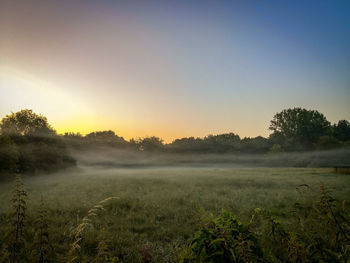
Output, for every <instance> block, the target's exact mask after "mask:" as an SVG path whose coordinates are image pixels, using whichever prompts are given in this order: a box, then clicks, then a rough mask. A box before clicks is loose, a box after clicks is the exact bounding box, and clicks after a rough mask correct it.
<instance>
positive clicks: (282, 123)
mask: <svg viewBox="0 0 350 263" xmlns="http://www.w3.org/2000/svg"><path fill="white" fill-rule="evenodd" d="M330 127H331V126H330V122H329V121H328V120H327V119H326V117H325V116H324V115H323V114H322V113H320V112H318V111H315V110H306V109H302V108H293V109H286V110H283V111H281V112H280V113H277V114H276V115H275V116H274V117H273V119H272V120H271V125H270V128H269V129H270V130H272V131H273V133H274V136H275V137H282V138H283V139H284V140H291V141H292V143H299V144H302V145H303V146H304V147H306V148H308V147H310V146H311V147H312V145H313V144H314V143H317V142H318V140H319V138H320V137H321V136H325V135H328V134H329V133H330Z"/></svg>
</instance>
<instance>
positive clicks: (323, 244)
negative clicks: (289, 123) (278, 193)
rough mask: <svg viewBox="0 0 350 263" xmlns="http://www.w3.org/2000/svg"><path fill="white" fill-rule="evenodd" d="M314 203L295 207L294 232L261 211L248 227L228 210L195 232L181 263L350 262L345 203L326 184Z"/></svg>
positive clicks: (181, 254) (349, 222) (182, 252)
mask: <svg viewBox="0 0 350 263" xmlns="http://www.w3.org/2000/svg"><path fill="white" fill-rule="evenodd" d="M305 187H306V188H307V189H310V188H309V187H308V186H307V185H302V186H300V187H299V188H298V190H299V191H300V192H301V191H302V190H303V188H305ZM304 194H305V192H304V191H303V193H302V196H305V195H304ZM310 199H311V200H315V199H314V196H310ZM310 199H308V201H307V202H298V203H296V204H295V205H294V209H293V213H292V214H291V217H290V219H291V220H292V222H293V223H292V224H291V227H290V228H291V229H287V227H286V226H285V225H284V224H282V222H281V221H279V220H278V219H277V217H276V216H274V215H273V213H271V212H269V211H266V210H263V209H255V211H254V213H253V214H252V216H251V220H250V222H249V223H248V224H244V223H241V222H240V221H238V220H237V219H236V218H235V217H234V216H233V215H232V214H231V213H229V212H223V213H222V214H220V215H219V216H218V217H217V218H212V219H210V221H209V222H208V223H205V224H204V225H203V226H202V227H201V228H200V230H199V231H198V232H196V233H195V234H194V237H193V238H192V240H191V241H190V242H189V244H188V245H187V246H186V247H184V248H183V249H182V250H180V252H179V253H178V258H177V262H179V263H184V262H218V263H220V262H235V263H237V262H242V263H243V262H291V263H292V262H305V263H306V262H339V263H340V262H349V260H350V249H349V248H350V217H349V213H348V212H347V211H345V209H344V205H343V203H340V202H338V201H337V200H335V199H334V198H333V197H332V196H331V194H330V192H329V190H328V189H326V188H325V187H324V185H323V184H321V185H320V189H319V193H318V199H316V201H314V202H313V203H311V204H310V202H309V200H310Z"/></svg>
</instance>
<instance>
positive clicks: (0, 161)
mask: <svg viewBox="0 0 350 263" xmlns="http://www.w3.org/2000/svg"><path fill="white" fill-rule="evenodd" d="M18 161H19V152H18V149H17V146H16V144H15V143H14V142H13V141H12V140H11V138H10V137H9V136H7V135H0V180H1V179H5V178H9V177H10V176H11V175H13V174H14V173H16V172H17V171H18V167H17V163H18Z"/></svg>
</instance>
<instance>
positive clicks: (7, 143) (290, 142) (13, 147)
mask: <svg viewBox="0 0 350 263" xmlns="http://www.w3.org/2000/svg"><path fill="white" fill-rule="evenodd" d="M269 129H270V130H271V134H270V136H269V137H267V138H265V137H262V136H258V137H254V138H250V137H244V138H241V137H240V136H239V135H237V134H235V133H225V134H218V135H208V136H206V137H204V138H199V137H197V138H195V137H186V138H181V139H176V140H174V141H173V142H171V143H167V144H166V143H164V141H163V140H162V139H161V138H159V137H155V136H152V137H146V138H138V139H130V140H125V139H124V138H123V137H121V136H118V135H117V134H115V132H113V131H110V130H109V131H96V132H92V133H89V134H87V135H84V136H83V135H81V134H80V133H65V134H64V135H59V134H57V132H56V131H55V130H54V129H53V128H52V126H51V125H50V124H49V123H48V120H47V118H46V117H45V116H42V115H40V114H36V113H34V112H33V111H32V110H28V109H25V110H21V111H19V112H16V113H11V114H9V115H7V116H5V117H4V118H3V119H2V120H1V122H0V178H1V177H5V176H6V175H7V174H12V173H30V174H35V173H38V172H52V171H57V170H59V169H62V168H67V167H71V166H74V165H75V164H76V161H75V160H74V158H72V156H71V155H70V150H71V149H79V150H88V149H91V148H99V147H112V148H116V149H123V150H131V151H135V152H145V153H174V154H176V153H192V154H206V153H212V154H225V153H230V154H270V153H271V154H278V153H281V152H296V151H297V152H298V151H313V150H329V149H335V148H348V147H350V123H349V121H347V120H340V121H338V123H335V124H331V123H330V122H329V121H328V120H327V119H326V117H325V116H324V115H323V114H322V113H320V112H318V111H316V110H307V109H303V108H293V109H285V110H283V111H281V112H279V113H277V114H275V115H274V116H273V118H272V120H271V122H270V126H269Z"/></svg>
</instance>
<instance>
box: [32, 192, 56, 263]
mask: <svg viewBox="0 0 350 263" xmlns="http://www.w3.org/2000/svg"><path fill="white" fill-rule="evenodd" d="M35 227H36V231H35V236H34V241H33V251H32V258H33V261H35V262H38V263H49V262H51V261H52V260H50V259H51V258H52V255H51V247H50V237H49V225H48V218H47V211H46V207H45V204H44V199H43V197H42V196H41V201H40V207H39V211H38V218H37V220H36V222H35Z"/></svg>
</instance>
